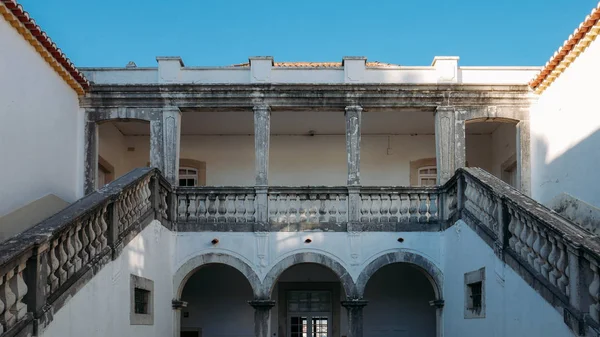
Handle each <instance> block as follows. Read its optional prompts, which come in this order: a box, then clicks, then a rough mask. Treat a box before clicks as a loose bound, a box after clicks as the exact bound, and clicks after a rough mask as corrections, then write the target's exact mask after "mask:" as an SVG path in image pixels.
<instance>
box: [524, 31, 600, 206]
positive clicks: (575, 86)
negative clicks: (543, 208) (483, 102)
mask: <svg viewBox="0 0 600 337" xmlns="http://www.w3.org/2000/svg"><path fill="white" fill-rule="evenodd" d="M599 59H600V41H599V40H598V39H596V40H595V41H593V42H592V43H591V44H590V45H589V47H588V48H587V49H586V50H585V51H584V52H583V53H582V54H580V55H579V57H578V58H577V59H575V61H574V62H573V63H572V64H571V65H570V66H569V67H568V68H567V69H566V70H565V71H564V72H563V73H562V75H560V76H559V77H558V78H557V79H556V80H555V81H554V83H552V84H551V85H550V86H549V87H548V88H547V89H546V90H545V91H544V92H543V93H542V95H540V97H539V101H538V103H537V106H536V107H534V108H533V109H532V112H531V159H532V163H531V191H532V196H533V198H534V199H536V200H538V201H540V202H542V203H547V202H548V201H549V200H551V199H552V198H553V197H555V196H556V195H558V194H560V193H561V192H566V193H568V194H571V195H573V196H574V197H576V198H579V199H582V200H583V201H585V202H587V203H590V204H592V205H594V206H596V207H600V194H599V193H597V188H590V187H591V186H596V187H597V186H600V175H598V171H599V170H600V151H598V148H600V107H599V106H598V85H597V82H598V78H600V63H599V62H598V60H599Z"/></svg>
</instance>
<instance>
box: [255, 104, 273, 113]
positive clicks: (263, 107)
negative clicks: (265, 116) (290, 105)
mask: <svg viewBox="0 0 600 337" xmlns="http://www.w3.org/2000/svg"><path fill="white" fill-rule="evenodd" d="M252 110H253V111H254V112H271V106H270V105H268V104H257V105H255V106H253V107H252Z"/></svg>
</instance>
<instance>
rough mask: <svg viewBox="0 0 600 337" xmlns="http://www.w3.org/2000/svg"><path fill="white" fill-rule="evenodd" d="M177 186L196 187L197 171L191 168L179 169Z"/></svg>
mask: <svg viewBox="0 0 600 337" xmlns="http://www.w3.org/2000/svg"><path fill="white" fill-rule="evenodd" d="M179 186H183V187H193V186H198V169H196V168H193V167H180V168H179Z"/></svg>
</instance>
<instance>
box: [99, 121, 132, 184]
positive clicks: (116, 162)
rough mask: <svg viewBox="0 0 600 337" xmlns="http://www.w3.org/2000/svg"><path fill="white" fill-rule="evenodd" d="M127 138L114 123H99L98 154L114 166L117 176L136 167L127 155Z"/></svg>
mask: <svg viewBox="0 0 600 337" xmlns="http://www.w3.org/2000/svg"><path fill="white" fill-rule="evenodd" d="M126 138H127V137H125V136H123V134H122V133H121V132H120V131H119V130H118V129H117V128H116V127H115V126H114V124H112V123H103V124H100V125H98V155H99V156H100V157H102V158H103V159H104V160H106V161H107V162H108V163H109V164H110V165H112V166H113V168H114V172H113V173H114V175H115V178H117V177H120V176H122V175H124V174H125V173H127V172H129V171H130V170H131V169H132V168H135V166H134V164H135V161H133V160H130V159H129V158H128V156H127V154H128V153H127V147H128V146H127V139H126Z"/></svg>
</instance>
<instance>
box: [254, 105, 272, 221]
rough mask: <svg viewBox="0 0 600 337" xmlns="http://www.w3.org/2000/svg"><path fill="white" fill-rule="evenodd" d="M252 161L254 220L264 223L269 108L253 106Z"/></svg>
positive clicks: (267, 169) (267, 166) (269, 122)
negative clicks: (254, 197) (254, 178)
mask: <svg viewBox="0 0 600 337" xmlns="http://www.w3.org/2000/svg"><path fill="white" fill-rule="evenodd" d="M253 110H254V151H255V155H254V157H255V158H254V163H255V176H256V220H257V222H258V223H259V224H263V225H264V224H265V223H266V221H267V217H268V214H267V212H268V210H267V192H268V190H267V186H268V185H269V145H270V140H271V108H270V107H269V106H268V105H257V106H255V107H254V109H253Z"/></svg>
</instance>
